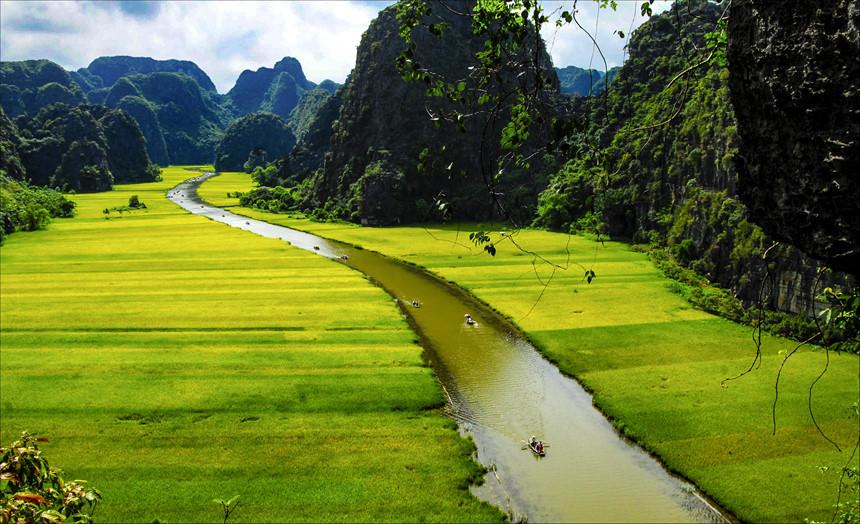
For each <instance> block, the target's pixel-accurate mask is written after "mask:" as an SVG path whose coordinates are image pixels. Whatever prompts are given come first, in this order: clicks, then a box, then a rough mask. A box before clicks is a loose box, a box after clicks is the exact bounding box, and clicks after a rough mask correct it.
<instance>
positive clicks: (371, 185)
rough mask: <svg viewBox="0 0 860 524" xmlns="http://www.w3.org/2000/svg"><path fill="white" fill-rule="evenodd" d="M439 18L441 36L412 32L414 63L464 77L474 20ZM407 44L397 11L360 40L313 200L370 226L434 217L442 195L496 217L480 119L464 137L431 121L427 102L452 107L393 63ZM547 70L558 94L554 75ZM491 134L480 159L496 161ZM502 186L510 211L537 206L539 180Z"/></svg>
mask: <svg viewBox="0 0 860 524" xmlns="http://www.w3.org/2000/svg"><path fill="white" fill-rule="evenodd" d="M433 16H434V17H437V19H436V21H443V22H445V23H447V28H446V29H445V34H444V37H443V38H437V37H435V36H433V35H431V34H430V33H429V32H428V31H427V30H426V29H423V28H418V29H416V30H415V32H414V33H413V40H414V42H415V44H416V46H417V49H416V60H417V61H418V62H419V63H421V64H422V65H423V66H425V67H427V68H428V69H430V70H432V71H434V72H437V73H439V74H441V75H442V76H444V77H445V78H448V79H454V78H464V77H466V76H467V74H468V68H469V67H470V66H473V65H475V63H476V62H475V58H474V53H475V52H476V51H477V50H478V49H480V46H481V44H482V43H483V42H482V41H479V39H477V38H475V37H474V36H473V34H472V27H471V20H470V19H469V18H468V17H465V16H459V15H457V14H453V13H451V12H450V11H448V10H445V9H438V10H436V12H434V15H433ZM404 48H405V45H404V43H403V41H402V39H401V38H400V36H399V25H398V22H397V20H396V18H395V15H394V10H393V9H392V8H389V9H386V10H384V11H382V12H381V13H380V14H379V17H378V18H377V19H376V20H374V21H373V22H372V23H371V24H370V27H369V28H368V29H367V31H366V32H365V34H364V36H363V37H362V40H361V44H360V45H359V48H358V54H357V58H356V65H355V69H354V70H353V73H352V75H351V79H350V81H349V83H348V84H347V85H346V86H345V91H344V93H343V105H342V106H341V109H340V116H339V118H338V120H337V121H336V122H335V123H334V126H333V131H332V138H331V144H330V147H329V151H328V153H326V155H325V160H324V163H323V167H322V169H321V170H320V172H319V174H318V175H317V178H316V179H315V180H314V191H313V198H314V199H315V201H316V203H317V204H319V205H322V206H329V207H335V208H338V209H339V211H340V214H341V216H345V217H347V218H350V219H352V220H355V221H361V222H362V223H367V224H390V223H399V222H404V221H415V220H428V219H438V218H439V215H438V207H437V206H435V205H434V202H441V201H444V202H445V205H446V206H447V209H448V210H449V211H450V213H451V216H453V217H457V218H460V219H478V218H488V217H490V216H491V215H492V212H493V208H492V203H491V199H490V197H489V194H488V191H487V187H486V185H485V181H484V178H483V177H484V176H487V174H486V173H487V172H488V168H489V169H490V170H492V171H489V172H493V173H494V172H495V170H494V168H495V165H494V164H493V162H494V160H490V161H487V162H488V163H489V164H493V165H492V166H484V169H483V170H482V166H481V164H480V163H479V162H480V160H479V159H480V158H481V153H482V150H481V147H482V142H481V138H482V122H478V120H477V119H472V120H470V121H468V122H467V123H466V129H465V131H466V132H465V133H460V132H458V131H457V129H456V127H454V126H453V125H449V124H445V123H442V125H440V126H438V127H437V126H436V125H434V123H433V122H432V121H431V120H430V118H429V115H428V108H430V109H439V108H448V107H449V106H447V105H446V103H445V102H442V99H440V98H428V96H427V94H426V90H427V85H426V84H425V83H423V82H406V81H404V80H403V79H402V77H401V75H400V73H399V72H398V71H397V69H396V68H395V59H396V57H397V55H398V54H399V53H400V52H401V51H402V50H403V49H404ZM546 63H549V61H548V60H547V61H546ZM548 75H549V76H551V78H552V83H553V85H554V86H555V88H556V92H557V80H556V77H555V74H554V72H548ZM469 109H470V108H466V111H465V112H469ZM471 109H474V108H471ZM487 136H488V137H491V138H490V139H489V140H488V141H487V142H485V143H484V144H483V146H484V151H483V152H484V156H485V158H489V159H495V152H496V150H497V148H498V129H494V128H492V126H491V127H490V129H489V131H488V133H487ZM494 148H495V149H494ZM419 162H420V163H421V164H422V165H423V169H421V170H420V171H419V169H418V167H417V166H418V164H419ZM520 175H521V174H520ZM506 184H507V185H506ZM500 185H502V186H503V188H502V189H500V192H503V193H505V195H506V198H507V197H510V202H509V203H510V205H511V206H512V207H513V206H517V205H522V206H523V207H524V208H525V207H530V209H531V210H532V212H533V209H534V202H535V201H536V195H537V192H538V191H539V190H540V188H539V187H538V186H540V182H539V180H538V181H536V180H535V178H530V177H526V176H522V178H520V179H518V180H516V181H510V180H507V179H505V180H501V181H500ZM393 203H397V206H396V209H395V206H394V205H393Z"/></svg>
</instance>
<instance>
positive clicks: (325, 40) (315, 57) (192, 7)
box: [0, 0, 385, 92]
mask: <svg viewBox="0 0 860 524" xmlns="http://www.w3.org/2000/svg"><path fill="white" fill-rule="evenodd" d="M384 5H385V4H384V3H375V4H368V3H359V2H343V1H327V2H323V1H313V2H164V3H162V4H161V5H160V9H158V10H157V11H156V12H155V13H154V15H153V16H133V15H130V14H128V13H125V12H123V11H121V10H119V9H114V8H110V7H109V6H110V4H109V3H105V4H101V5H99V4H96V5H94V4H88V3H83V2H53V1H51V2H15V1H6V0H4V1H3V5H2V16H0V35H2V38H0V55H2V59H3V60H27V59H35V58H48V59H50V60H54V61H55V62H57V63H59V64H60V65H62V66H63V67H65V68H67V69H77V68H80V67H85V66H87V65H88V64H89V63H90V62H91V61H92V60H93V59H95V58H97V57H99V56H109V55H132V56H151V57H153V58H156V59H168V58H176V59H180V60H191V61H193V62H195V63H196V64H197V65H198V66H200V67H201V68H202V69H203V70H204V71H205V72H206V73H207V74H208V75H209V76H210V77H211V78H212V81H213V82H215V85H216V86H217V87H218V90H219V91H220V92H226V91H227V90H229V89H230V88H231V87H232V86H233V83H234V82H235V81H236V78H237V77H238V76H239V73H241V72H242V71H243V70H244V69H256V68H258V67H262V66H268V67H271V66H272V65H274V63H275V62H277V61H278V60H280V59H281V58H283V57H284V56H293V57H295V58H297V59H298V60H299V62H301V64H302V68H303V69H304V71H305V74H306V75H307V77H308V78H309V79H311V80H314V81H316V82H319V81H321V80H323V79H325V78H330V79H332V80H335V81H337V82H343V80H344V79H345V78H346V75H347V74H348V73H349V71H350V70H351V69H352V67H353V65H354V64H355V49H356V46H358V43H359V41H360V40H361V34H362V33H363V32H364V30H365V29H367V26H368V24H369V23H370V21H371V20H372V19H373V18H375V17H376V14H377V12H378V11H379V9H380V8H381V7H383V6H384ZM40 24H51V26H61V28H62V29H61V30H58V28H57V27H40ZM248 35H253V37H254V38H248ZM231 43H235V45H233V46H232V47H233V48H231Z"/></svg>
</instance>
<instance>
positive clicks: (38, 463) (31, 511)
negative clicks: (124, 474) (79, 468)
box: [0, 432, 102, 524]
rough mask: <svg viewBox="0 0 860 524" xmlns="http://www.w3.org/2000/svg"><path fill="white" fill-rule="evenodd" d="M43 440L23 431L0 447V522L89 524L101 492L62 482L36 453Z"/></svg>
mask: <svg viewBox="0 0 860 524" xmlns="http://www.w3.org/2000/svg"><path fill="white" fill-rule="evenodd" d="M45 441H46V440H45V439H37V438H34V437H33V436H32V435H30V434H29V433H27V432H24V433H22V434H21V438H20V439H19V440H16V441H15V442H13V443H12V444H11V445H10V446H9V447H8V448H0V522H38V523H46V524H48V523H50V524H54V523H58V522H65V521H66V520H69V521H71V522H75V523H89V522H92V521H93V514H94V513H95V510H96V507H97V506H98V505H99V502H101V500H102V496H101V493H99V492H98V490H95V489H93V488H89V487H87V486H86V485H85V484H86V482H85V481H83V480H75V481H72V482H67V481H64V480H63V477H61V476H60V474H61V471H60V470H58V469H54V468H52V467H50V465H49V464H48V460H47V459H46V458H45V457H44V456H43V455H42V452H41V451H40V450H39V446H38V444H37V443H38V442H45Z"/></svg>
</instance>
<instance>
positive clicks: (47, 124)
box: [0, 104, 158, 192]
mask: <svg viewBox="0 0 860 524" xmlns="http://www.w3.org/2000/svg"><path fill="white" fill-rule="evenodd" d="M0 122H2V125H0V147H2V148H3V150H4V159H3V161H2V164H3V165H2V166H0V167H2V168H3V169H4V170H5V171H6V172H7V174H8V175H9V176H11V177H13V178H15V179H18V180H29V181H31V182H32V183H33V184H36V185H40V186H46V185H50V186H52V187H61V188H64V189H67V190H74V191H80V192H91V191H104V190H107V189H110V187H111V185H112V184H113V182H114V181H117V182H120V183H125V182H144V181H152V180H155V178H156V177H157V176H158V169H157V168H156V167H155V166H152V165H150V163H149V156H148V155H147V153H146V141H145V139H144V137H143V134H142V133H141V131H140V128H139V127H138V125H137V122H135V121H134V119H133V118H131V117H130V116H129V115H128V114H127V113H125V112H124V111H120V110H109V109H106V108H105V107H103V106H89V105H80V106H77V107H69V106H66V105H63V104H54V105H51V106H48V107H46V108H44V109H42V110H40V111H39V113H37V114H36V115H35V116H34V117H32V118H28V117H24V116H22V117H19V118H18V119H17V122H18V123H19V124H20V127H19V126H16V125H15V124H13V123H12V122H10V121H9V120H8V119H6V118H5V115H3V113H2V110H0Z"/></svg>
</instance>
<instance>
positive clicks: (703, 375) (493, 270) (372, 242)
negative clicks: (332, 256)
mask: <svg viewBox="0 0 860 524" xmlns="http://www.w3.org/2000/svg"><path fill="white" fill-rule="evenodd" d="M210 184H211V185H210ZM249 188H250V180H249V178H248V177H247V175H242V174H232V175H231V174H225V175H222V176H220V177H216V178H215V179H212V180H211V181H208V182H206V183H205V184H204V185H203V187H202V190H201V192H200V194H201V196H202V197H203V198H204V199H207V200H208V201H210V202H211V203H213V204H215V205H221V206H224V205H227V206H230V205H233V206H235V205H236V204H238V202H237V200H236V199H230V198H228V197H226V193H227V191H230V192H232V191H245V190H247V189H249ZM231 211H233V212H238V213H241V214H246V215H248V216H251V217H254V218H258V219H261V220H266V221H269V222H272V223H276V224H281V225H285V226H288V227H293V228H296V229H301V230H305V231H308V232H312V233H314V234H317V235H320V236H323V237H329V238H334V239H337V240H341V241H345V242H349V243H352V244H356V245H360V246H363V247H365V248H367V249H372V250H375V251H379V252H381V253H384V254H386V255H389V256H394V257H396V258H400V259H402V260H405V261H408V262H411V263H415V264H417V265H420V266H423V267H426V268H428V269H429V270H431V271H432V272H434V273H436V274H438V275H440V276H441V277H443V278H445V279H448V280H450V281H453V282H455V283H457V284H458V285H460V286H462V287H464V288H465V289H468V290H470V291H471V292H472V293H474V294H475V296H477V297H478V298H479V299H481V300H483V301H485V302H487V303H489V304H492V306H493V307H495V308H496V309H498V310H499V311H500V312H502V313H503V314H505V315H507V316H508V317H510V318H511V319H513V320H514V321H515V322H516V323H517V324H518V325H519V326H520V327H521V328H522V329H523V330H524V331H525V332H526V333H528V334H529V336H530V337H531V338H532V339H533V340H534V341H535V342H536V343H537V344H538V345H539V347H540V349H541V350H542V352H543V353H544V355H545V356H546V357H547V358H548V359H550V360H551V361H553V362H555V363H556V364H557V365H558V366H559V368H560V369H561V370H562V371H564V372H565V373H568V374H571V375H573V376H575V377H577V378H578V379H579V380H580V381H581V382H582V383H583V384H584V385H585V386H586V387H587V388H589V389H591V390H592V391H593V392H594V394H595V398H594V400H595V403H596V404H597V405H598V406H599V407H600V409H601V410H603V411H604V412H605V413H606V414H607V415H608V416H609V417H610V418H612V419H613V420H614V422H615V424H616V426H617V427H619V428H620V429H621V430H622V431H623V432H624V433H625V434H626V435H628V436H630V437H631V438H633V439H634V440H636V441H637V442H639V443H640V444H642V445H643V446H644V447H645V448H646V449H648V450H650V451H652V452H654V453H655V454H657V455H658V456H659V457H660V458H661V459H662V460H663V461H664V462H665V463H666V464H667V465H668V466H669V467H670V468H671V469H672V470H675V471H678V472H680V473H681V474H682V475H684V476H685V477H687V478H690V479H691V480H693V481H694V482H696V484H697V485H699V486H700V487H701V488H702V489H703V490H704V491H705V492H707V493H708V494H709V495H711V496H713V497H714V498H715V499H717V500H718V501H720V502H721V503H722V504H723V505H724V507H726V508H727V509H729V510H730V511H732V512H734V513H735V514H736V515H738V516H739V517H740V518H741V519H743V520H747V521H771V522H778V521H779V522H781V521H802V520H803V519H804V518H812V519H815V520H824V521H826V520H829V519H830V517H831V516H832V511H833V509H832V504H833V503H834V502H835V498H836V487H837V483H838V479H839V470H840V468H841V467H842V466H843V465H844V464H845V462H846V461H847V460H848V455H849V453H850V451H851V448H852V447H853V444H854V443H855V442H856V439H857V418H856V415H855V414H854V411H853V409H852V404H853V403H854V402H856V401H857V399H858V395H860V393H858V378H857V377H858V370H860V364H858V359H857V357H856V356H850V355H831V361H830V369H829V370H828V372H827V374H826V375H825V376H824V378H822V379H821V381H819V382H818V383H817V384H816V386H815V390H814V393H815V395H814V403H813V408H814V413H815V417H816V420H817V421H818V423H819V424H820V426H821V427H822V429H823V430H824V431H825V432H826V433H827V434H828V436H830V437H831V438H833V439H834V440H836V441H837V442H838V443H839V444H841V445H842V446H843V448H847V450H845V452H841V453H840V452H838V451H836V450H835V449H834V448H833V447H832V446H831V445H830V444H828V443H827V441H826V440H824V439H823V438H821V436H820V435H819V434H818V432H817V430H816V429H815V427H814V425H813V423H812V420H811V418H810V416H809V412H808V409H807V394H808V389H809V386H810V384H811V383H812V382H813V381H814V380H815V377H816V376H817V375H818V374H819V373H820V372H821V370H822V369H823V366H824V363H825V355H824V353H823V351H821V350H820V349H817V348H811V347H810V348H804V349H801V350H800V351H798V352H797V353H796V354H795V355H794V356H793V357H792V359H791V360H790V361H789V363H788V365H787V366H786V368H785V370H784V372H783V376H782V382H781V385H780V397H779V398H780V401H779V404H778V411H777V431H776V434H775V435H772V434H771V433H772V426H771V404H772V402H773V398H774V397H773V395H774V379H775V376H776V370H777V368H778V365H779V363H780V362H781V361H782V358H783V355H784V354H786V352H788V351H791V350H792V349H793V348H794V346H795V345H796V344H794V343H792V342H790V341H787V340H784V339H780V338H777V337H765V338H764V339H763V348H762V349H763V352H764V358H763V364H762V366H761V368H760V369H757V370H755V371H754V372H753V373H750V374H748V375H746V376H744V377H743V378H740V379H738V380H735V381H731V382H728V383H727V385H726V387H722V386H721V382H722V380H723V379H724V378H726V377H731V376H734V375H737V374H738V373H740V372H741V371H743V370H745V369H746V368H747V367H749V364H750V362H752V359H753V357H754V355H755V346H754V345H753V344H752V342H751V337H750V330H749V328H747V327H744V326H740V325H737V324H734V323H732V322H729V321H726V320H724V319H720V318H717V317H714V316H712V315H709V314H707V313H704V312H701V311H697V310H694V309H692V308H691V307H690V306H689V304H688V303H686V302H685V301H684V300H683V299H682V298H681V297H679V296H677V295H675V294H673V293H672V292H671V291H670V290H669V289H668V280H667V279H665V278H664V277H662V276H661V275H660V274H659V272H658V271H657V270H656V269H655V268H654V266H653V264H651V263H650V261H648V259H647V258H646V256H645V255H644V254H641V253H635V252H632V251H631V250H630V249H629V248H628V247H627V246H626V245H624V244H619V243H612V242H608V243H606V244H605V245H601V244H596V243H594V242H592V241H589V240H586V239H583V238H579V237H572V238H568V237H567V236H565V235H560V234H556V233H548V232H543V231H522V232H520V233H519V234H518V236H517V242H518V243H519V244H521V245H522V246H523V247H525V248H527V249H529V250H532V251H534V252H537V253H540V254H541V255H542V256H544V257H546V258H548V259H549V260H552V261H553V262H555V263H557V264H560V265H565V264H566V262H567V260H568V257H567V251H568V249H569V251H570V253H571V258H570V260H571V261H572V262H575V263H580V264H582V266H584V267H585V268H589V269H593V270H594V271H595V273H596V278H595V279H594V281H593V282H592V283H591V284H587V283H586V281H585V279H584V278H583V270H582V268H580V267H579V266H576V265H572V266H570V269H568V270H567V271H556V274H555V275H553V276H552V280H551V281H550V282H549V284H548V285H546V286H545V285H544V284H545V283H546V282H547V281H548V279H549V277H550V275H551V274H552V269H551V268H550V267H549V266H546V265H543V264H541V263H537V264H536V265H534V266H533V264H532V262H533V257H531V256H529V255H528V254H526V253H524V252H523V251H520V250H518V249H516V248H514V247H513V246H511V245H510V244H508V243H505V244H502V245H501V246H499V252H498V254H497V255H496V257H489V256H488V255H486V254H483V253H481V252H480V250H478V249H476V248H474V246H471V245H470V243H469V240H468V232H469V231H474V230H475V228H476V226H474V225H468V226H461V227H460V228H459V231H458V229H457V226H445V227H437V226H434V227H427V228H424V227H397V228H384V229H373V228H360V227H357V226H354V225H350V224H332V223H315V222H310V221H307V220H302V219H297V218H290V217H287V216H285V215H273V214H269V213H263V212H259V211H255V210H249V209H244V208H243V209H237V208H236V207H232V208H231ZM568 242H569V244H568ZM822 466H828V467H829V468H830V469H829V470H827V471H825V472H821V471H820V469H819V467H822Z"/></svg>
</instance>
